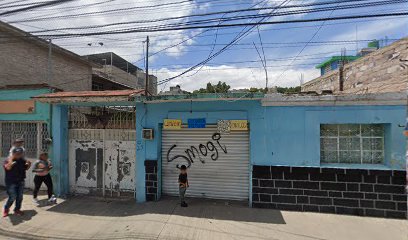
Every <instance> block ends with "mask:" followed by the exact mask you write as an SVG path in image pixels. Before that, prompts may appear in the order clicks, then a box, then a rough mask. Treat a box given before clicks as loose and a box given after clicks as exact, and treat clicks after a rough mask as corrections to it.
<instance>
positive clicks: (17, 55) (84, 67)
mask: <svg viewBox="0 0 408 240" xmlns="http://www.w3.org/2000/svg"><path fill="white" fill-rule="evenodd" d="M0 36H1V37H2V38H1V39H0V52H1V54H0V62H1V64H0V79H1V81H0V85H2V86H4V85H17V84H18V85H20V84H41V83H47V84H49V85H50V86H53V87H57V88H60V89H63V90H64V91H79V90H91V79H92V69H91V66H90V65H89V64H86V63H85V62H82V61H78V60H76V59H75V57H70V56H67V55H65V54H61V53H58V51H56V50H54V51H53V52H52V68H53V79H52V81H51V82H47V69H48V48H47V47H45V46H40V45H37V44H33V43H32V42H31V41H30V40H28V39H25V38H24V37H15V36H14V37H13V36H11V35H9V34H8V32H5V31H4V30H3V29H0Z"/></svg>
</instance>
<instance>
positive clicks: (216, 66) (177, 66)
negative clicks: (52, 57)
mask: <svg viewBox="0 0 408 240" xmlns="http://www.w3.org/2000/svg"><path fill="white" fill-rule="evenodd" d="M7 1H8V0H7ZM7 1H3V2H7ZM179 1H180V0H164V1H152V0H146V1H131V0H116V1H109V0H108V1H107V0H98V1H88V0H86V1H74V2H72V3H69V4H65V5H59V6H55V7H49V8H46V9H39V10H36V11H31V12H26V13H23V14H16V15H11V16H7V17H3V18H2V19H1V20H3V21H6V22H13V23H12V24H13V25H15V26H17V27H19V28H22V29H24V30H27V31H36V30H41V29H54V28H62V27H72V26H79V27H83V26H89V25H94V24H98V25H99V24H108V23H115V22H128V21H135V20H136V21H137V20H149V19H157V18H165V17H174V16H185V15H190V14H196V13H207V12H215V11H228V10H235V9H244V8H249V7H251V6H253V5H254V4H256V3H258V6H260V7H267V6H276V5H277V4H279V3H280V2H282V0H275V1H273V0H265V1H262V0H213V1H211V0H195V1H190V2H185V3H180V4H177V5H168V6H166V7H154V8H150V9H147V10H137V11H124V12H119V13H113V14H103V15H96V16H87V17H79V18H73V19H68V20H67V19H50V20H41V21H25V22H22V20H27V19H30V18H37V17H39V16H42V17H44V16H45V17H48V16H54V17H55V16H63V15H66V14H76V13H87V12H93V11H103V10H110V9H118V8H131V7H142V8H143V7H144V6H149V5H157V4H158V3H159V2H160V3H163V4H166V3H174V2H179ZM322 1H327V0H303V1H302V0H292V1H290V2H289V3H288V5H293V4H305V3H313V2H322ZM9 2H12V1H9ZM98 2H99V3H101V4H98V5H94V6H87V5H88V4H91V3H98ZM260 2H261V3H260ZM365 2H379V1H365ZM81 4H82V6H83V7H78V6H81ZM348 4H350V3H348ZM407 7H408V5H407V3H400V4H394V5H390V6H377V7H370V8H356V9H353V10H350V9H348V10H335V11H326V12H320V13H309V14H302V15H294V16H286V17H272V18H271V19H269V21H275V20H291V19H308V18H319V17H328V16H332V17H333V16H341V15H357V14H374V13H384V12H396V11H401V10H406V9H407ZM265 12H267V11H265ZM241 14H242V13H241ZM235 15H237V14H236V13H234V14H228V15H225V16H235ZM205 18H208V16H207V17H205ZM194 19H203V18H194ZM189 20H192V19H189ZM177 21H179V20H176V21H173V22H177ZM139 25H140V24H139ZM139 25H131V26H132V27H135V26H139ZM143 26H149V24H145V25H143ZM242 28H243V27H236V28H219V29H218V31H216V30H215V29H210V30H209V31H206V32H204V33H202V31H204V30H200V29H195V30H184V31H172V32H156V33H151V34H149V35H150V41H151V48H150V51H151V53H154V52H157V51H159V50H161V49H163V48H166V47H168V46H170V45H173V44H175V43H179V42H180V41H182V40H187V41H186V42H185V43H184V44H181V45H180V46H178V47H174V48H170V49H168V50H167V51H163V52H161V53H160V54H156V55H154V56H152V57H151V58H150V66H151V70H150V71H151V72H152V73H153V74H155V75H157V76H158V77H159V80H160V79H165V78H167V77H172V76H174V75H176V74H178V73H180V72H182V71H184V70H185V69H187V68H188V67H189V66H192V65H194V64H196V63H198V62H200V61H202V60H203V59H205V58H207V56H208V55H209V54H211V50H212V49H213V47H214V49H213V51H212V52H216V51H217V50H218V49H220V48H222V47H223V46H224V45H225V44H226V43H228V42H229V41H231V39H233V38H234V37H235V36H236V35H237V33H238V32H239V31H241V30H242ZM104 29H115V28H104ZM259 30H260V31H259V32H260V35H261V38H262V42H263V46H264V52H265V56H266V58H267V65H268V75H269V86H270V87H271V86H275V85H277V86H296V85H299V83H300V75H301V74H303V75H304V80H305V81H309V80H311V79H313V78H315V77H317V76H319V70H317V69H315V67H314V66H315V65H316V64H317V63H320V62H322V61H324V60H325V59H327V58H329V57H330V56H332V55H339V54H340V52H341V49H342V48H346V50H347V53H348V54H350V55H354V54H355V53H356V49H361V48H362V47H365V46H366V45H367V42H366V41H364V40H371V39H384V38H388V39H389V40H388V43H391V42H392V41H394V39H399V38H402V37H406V36H408V18H407V17H388V18H382V19H356V20H340V21H331V22H325V23H323V22H313V23H297V24H279V25H263V26H261V27H259ZM84 31H85V32H86V30H70V31H68V30H67V31H59V32H55V31H54V32H51V33H61V32H84ZM200 33H201V34H200ZM196 34H200V35H199V36H197V37H195V38H191V39H189V38H190V37H191V36H194V35H196ZM314 35H315V36H314ZM145 36H146V33H132V34H125V35H109V36H98V37H81V38H72V39H71V38H70V39H54V40H53V41H54V43H56V44H59V45H60V46H62V47H64V48H67V49H69V50H71V51H73V52H75V53H78V54H81V55H82V54H91V53H98V52H106V51H113V52H115V53H117V54H119V55H121V56H123V57H124V58H126V59H127V60H129V61H131V62H134V63H135V64H136V65H138V66H139V67H142V68H143V67H144V64H143V42H142V41H143V39H144V38H145ZM313 36H314V37H313ZM312 37H313V38H312ZM188 39H189V40H188ZM215 39H216V44H215V45H214V46H213V44H214V43H215ZM356 39H357V40H358V44H356V42H349V43H344V42H340V43H339V42H338V41H354V40H356ZM309 41H311V43H310V44H309V45H306V43H307V42H309ZM99 42H103V43H104V44H103V46H100V45H99V44H97V43H99ZM253 43H255V44H256V46H257V47H258V50H260V51H262V50H261V46H260V40H259V36H258V32H257V31H256V29H255V30H254V31H253V32H252V33H251V34H249V35H248V36H247V37H245V38H244V39H242V40H241V41H240V42H239V44H238V45H234V46H232V47H231V48H230V49H229V50H228V51H226V52H224V53H223V54H221V55H219V56H218V57H216V58H215V59H213V60H212V61H211V62H209V64H208V65H206V66H204V67H203V68H200V71H198V72H196V71H193V72H191V73H188V74H186V75H184V76H183V77H180V78H176V79H174V80H172V81H171V82H169V83H168V84H165V85H161V86H159V90H162V89H163V90H165V89H167V88H168V87H169V86H173V85H176V84H180V85H181V87H182V88H183V89H186V90H194V89H198V88H200V87H204V86H205V85H206V83H207V82H209V81H210V82H218V81H225V82H227V83H228V84H230V85H231V86H232V87H233V88H247V87H264V86H265V72H264V69H263V68H262V64H261V62H260V61H259V56H258V54H257V51H256V49H255V47H254V45H253ZM88 44H91V46H89V45H88ZM302 49H303V51H302V52H301V50H302ZM297 55H299V56H298V57H297V58H296V59H295V58H294V57H295V56H297Z"/></svg>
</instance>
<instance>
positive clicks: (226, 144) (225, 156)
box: [162, 126, 249, 200]
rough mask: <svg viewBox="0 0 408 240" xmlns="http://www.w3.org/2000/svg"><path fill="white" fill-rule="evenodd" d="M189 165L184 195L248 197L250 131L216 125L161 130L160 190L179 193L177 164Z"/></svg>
mask: <svg viewBox="0 0 408 240" xmlns="http://www.w3.org/2000/svg"><path fill="white" fill-rule="evenodd" d="M189 160H192V161H191V165H190V167H189V168H188V179H189V183H190V188H189V189H188V190H187V196H192V197H204V198H218V199H231V200H248V196H249V133H248V131H231V132H230V133H221V134H219V133H217V129H216V128H215V127H208V126H207V128H195V129H194V128H182V129H180V130H163V131H162V192H163V194H165V195H178V183H177V181H178V174H179V170H178V169H177V165H179V166H180V165H182V164H184V165H189Z"/></svg>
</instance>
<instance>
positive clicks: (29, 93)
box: [0, 85, 57, 188]
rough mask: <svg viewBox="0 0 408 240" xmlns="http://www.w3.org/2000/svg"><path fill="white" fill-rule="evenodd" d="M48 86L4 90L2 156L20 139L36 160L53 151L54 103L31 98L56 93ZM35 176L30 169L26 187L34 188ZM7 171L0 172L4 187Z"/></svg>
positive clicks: (0, 133) (0, 91)
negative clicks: (52, 104)
mask: <svg viewBox="0 0 408 240" xmlns="http://www.w3.org/2000/svg"><path fill="white" fill-rule="evenodd" d="M56 90H57V89H53V88H50V87H47V86H44V85H31V86H25V87H24V88H22V87H21V86H19V87H8V88H2V89H0V157H1V158H2V159H5V158H6V157H7V156H8V154H9V150H10V148H11V144H12V142H13V141H14V139H16V138H23V139H24V141H25V144H24V148H25V150H26V156H27V158H28V160H30V161H35V160H36V159H37V158H38V156H39V154H40V153H41V152H43V151H50V150H51V149H50V147H51V145H50V143H49V142H48V141H47V139H50V138H51V137H52V136H51V117H52V116H51V105H50V104H48V103H40V102H37V101H34V100H33V99H31V97H33V96H37V95H39V94H46V93H52V92H54V91H56ZM33 178H34V175H33V173H32V172H31V171H28V172H27V181H26V187H28V188H34V183H33ZM4 184H5V183H4V171H3V170H2V171H0V185H1V186H4Z"/></svg>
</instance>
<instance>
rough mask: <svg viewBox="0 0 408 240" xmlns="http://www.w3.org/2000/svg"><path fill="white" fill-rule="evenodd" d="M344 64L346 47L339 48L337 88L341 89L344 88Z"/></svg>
mask: <svg viewBox="0 0 408 240" xmlns="http://www.w3.org/2000/svg"><path fill="white" fill-rule="evenodd" d="M345 64H346V49H345V48H343V49H342V50H341V61H340V68H339V90H340V91H343V89H344V65H345Z"/></svg>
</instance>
